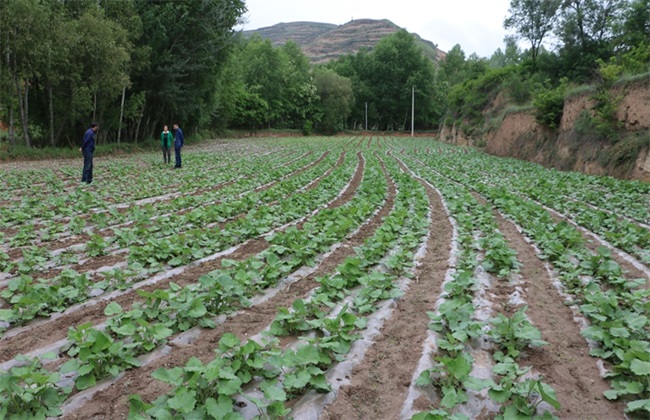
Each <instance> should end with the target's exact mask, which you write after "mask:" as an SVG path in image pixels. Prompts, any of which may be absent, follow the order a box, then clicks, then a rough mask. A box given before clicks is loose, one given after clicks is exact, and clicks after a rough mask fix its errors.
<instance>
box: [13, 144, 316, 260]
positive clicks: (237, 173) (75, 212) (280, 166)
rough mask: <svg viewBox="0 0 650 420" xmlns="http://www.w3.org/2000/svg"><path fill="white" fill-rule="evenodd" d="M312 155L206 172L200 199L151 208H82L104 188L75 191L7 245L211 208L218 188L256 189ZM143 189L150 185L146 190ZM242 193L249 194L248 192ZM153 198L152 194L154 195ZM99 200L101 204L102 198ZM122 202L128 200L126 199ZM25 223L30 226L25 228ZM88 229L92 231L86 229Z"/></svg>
mask: <svg viewBox="0 0 650 420" xmlns="http://www.w3.org/2000/svg"><path fill="white" fill-rule="evenodd" d="M308 154H309V153H305V154H304V155H302V156H301V157H299V158H298V159H293V160H291V161H288V162H278V161H277V159H270V158H269V157H268V156H262V157H255V158H254V159H248V162H246V161H243V162H241V163H239V164H238V165H237V166H234V167H232V168H226V169H225V170H224V168H217V169H215V170H214V171H212V172H204V173H203V174H202V177H201V178H200V179H199V180H194V179H192V180H191V182H188V184H189V185H191V186H192V189H191V190H190V191H188V192H195V191H197V190H199V188H200V187H201V185H204V186H205V187H207V188H208V191H206V192H204V193H203V194H198V195H197V194H193V195H189V196H187V195H183V196H180V197H174V198H171V197H170V198H171V199H166V200H165V201H164V202H157V203H156V206H152V205H148V206H147V204H151V203H150V202H144V201H143V202H137V201H136V202H133V201H132V200H131V201H130V202H131V203H132V204H131V205H129V204H126V205H125V204H117V205H115V204H110V203H108V202H106V201H105V200H103V201H101V202H100V203H99V204H98V205H97V206H94V205H91V204H88V205H83V201H82V203H81V204H80V203H79V200H77V199H76V197H75V195H76V194H78V193H79V192H83V193H84V194H85V195H87V196H89V197H95V196H97V195H98V194H100V192H101V191H103V188H104V187H102V188H101V189H100V190H99V191H95V190H93V191H92V192H91V191H83V190H75V191H72V192H70V193H69V194H58V195H55V196H54V197H50V198H47V200H49V201H55V202H57V204H56V206H55V207H56V208H55V210H53V211H52V214H50V215H48V217H46V218H45V219H42V220H41V223H39V219H36V218H34V217H31V218H29V219H28V220H22V221H21V223H23V224H22V226H20V227H18V228H17V230H16V233H15V234H14V235H12V236H11V237H10V238H5V241H6V242H7V244H8V245H9V246H11V247H12V248H15V247H19V246H26V245H37V244H44V243H47V242H50V241H53V240H61V239H65V238H66V237H68V236H69V235H70V234H73V235H78V234H81V233H84V232H88V231H89V230H90V229H91V228H92V227H93V225H94V226H95V227H96V229H97V228H99V229H101V228H105V227H107V226H114V225H119V224H122V223H124V222H128V221H131V220H142V219H143V218H148V217H152V216H155V215H161V214H165V213H173V212H176V211H179V210H184V209H186V208H188V207H190V206H197V205H201V204H203V203H205V204H208V203H211V202H213V201H215V200H217V199H219V197H221V192H220V191H210V189H211V188H214V186H215V185H219V184H223V183H225V182H228V181H231V180H233V179H239V178H244V179H243V180H241V179H240V180H239V181H240V182H238V185H237V186H238V187H239V188H254V186H258V185H261V184H263V183H265V182H270V181H273V180H276V179H278V178H280V177H281V176H283V175H285V174H286V173H289V172H290V171H295V170H296V169H298V168H300V167H301V166H302V165H305V164H307V162H308V161H310V160H313V158H311V157H309V156H308ZM246 179H250V181H248V182H246V181H245V180H246ZM176 182H177V183H178V187H175V188H174V191H178V190H179V189H180V187H181V186H183V184H181V182H182V181H181V180H176ZM136 185H137V186H138V189H140V190H144V191H148V190H149V187H150V185H148V184H147V183H146V181H145V180H139V181H138V182H137V183H136ZM143 185H146V188H144V187H143ZM131 188H133V187H131ZM186 188H187V187H186ZM199 191H200V190H199ZM241 191H245V189H242V190H240V192H241ZM150 194H152V193H151V192H150ZM168 195H169V194H168ZM149 196H151V195H149ZM118 197H119V196H118ZM163 197H164V196H163ZM97 199H98V200H101V198H99V197H98V198H97ZM121 199H122V200H124V198H121ZM149 201H150V200H149ZM39 205H41V206H42V205H43V204H42V202H39ZM126 206H128V207H127V211H126V212H120V211H119V210H120V208H121V207H126ZM16 212H19V210H18V209H14V213H13V214H14V215H15V214H18V213H16ZM25 216H26V215H25ZM25 222H30V223H27V224H25ZM40 224H44V225H45V226H44V227H41V228H40V229H38V228H39V227H40V226H39V225H40ZM89 224H90V225H89ZM87 225H88V227H86V226H87ZM37 229H38V230H37Z"/></svg>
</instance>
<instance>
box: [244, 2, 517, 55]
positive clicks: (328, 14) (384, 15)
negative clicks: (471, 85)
mask: <svg viewBox="0 0 650 420" xmlns="http://www.w3.org/2000/svg"><path fill="white" fill-rule="evenodd" d="M509 4H510V0H453V1H450V0H430V1H418V0H400V1H390V0H375V1H371V0H326V1H322V0H248V1H246V7H247V8H248V13H247V14H246V15H245V18H246V19H247V23H245V24H244V25H243V26H242V27H241V29H247V30H248V29H258V28H262V27H266V26H272V25H275V24H277V23H280V22H297V21H309V22H322V23H332V24H335V25H342V24H344V23H347V22H349V21H350V20H352V19H362V18H368V19H388V20H390V21H392V22H393V23H395V24H396V25H398V26H400V27H402V28H405V29H406V30H408V31H409V32H415V33H417V34H418V35H420V36H421V37H422V38H424V39H426V40H428V41H431V42H433V43H434V44H437V45H438V48H440V49H442V50H444V51H448V50H449V49H451V47H453V46H454V45H456V44H460V46H461V47H462V49H463V51H465V54H466V55H467V56H469V55H470V54H471V53H473V52H475V53H477V54H478V55H479V56H481V57H489V56H491V55H492V53H493V52H494V51H496V49H497V48H501V49H503V45H504V43H503V38H504V36H505V34H506V32H505V30H504V29H503V19H504V18H505V17H506V15H507V13H508V6H509Z"/></svg>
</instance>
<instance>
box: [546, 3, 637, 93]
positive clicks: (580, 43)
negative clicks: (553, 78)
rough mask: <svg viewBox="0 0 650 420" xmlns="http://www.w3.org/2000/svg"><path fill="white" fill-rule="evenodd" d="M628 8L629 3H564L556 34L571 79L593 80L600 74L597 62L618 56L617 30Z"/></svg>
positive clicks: (566, 71) (566, 72) (565, 67)
mask: <svg viewBox="0 0 650 420" xmlns="http://www.w3.org/2000/svg"><path fill="white" fill-rule="evenodd" d="M626 5H627V1H626V0H564V2H563V3H562V7H561V19H560V21H559V23H558V25H557V29H556V35H557V37H558V38H559V40H560V42H561V47H560V55H561V57H562V62H563V63H564V73H565V74H566V75H568V76H569V78H570V79H574V80H576V81H588V80H590V79H591V78H592V77H594V76H595V75H596V73H597V69H598V65H597V64H596V60H597V59H599V58H600V59H603V60H605V61H608V60H609V58H610V57H612V56H613V55H614V48H613V40H614V38H615V30H616V28H617V27H619V26H620V24H621V19H622V16H623V12H624V11H625V10H626V7H625V6H626Z"/></svg>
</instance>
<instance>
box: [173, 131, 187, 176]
mask: <svg viewBox="0 0 650 420" xmlns="http://www.w3.org/2000/svg"><path fill="white" fill-rule="evenodd" d="M174 130H176V133H175V134H174V152H176V166H174V169H176V168H180V167H181V148H182V147H183V143H185V137H183V130H181V128H180V127H179V126H178V124H174Z"/></svg>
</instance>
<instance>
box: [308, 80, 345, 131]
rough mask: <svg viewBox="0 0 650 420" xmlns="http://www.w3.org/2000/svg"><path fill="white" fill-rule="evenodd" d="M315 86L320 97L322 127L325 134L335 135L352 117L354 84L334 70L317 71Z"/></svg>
mask: <svg viewBox="0 0 650 420" xmlns="http://www.w3.org/2000/svg"><path fill="white" fill-rule="evenodd" d="M314 84H315V86H316V89H317V91H318V95H319V97H320V125H319V128H320V129H321V131H323V132H324V133H328V134H334V133H336V132H337V131H339V130H341V129H342V128H343V127H344V124H345V121H346V119H347V118H348V116H349V115H350V111H351V109H352V104H353V103H354V95H353V93H352V82H351V81H350V79H348V78H347V77H343V76H339V75H338V74H337V73H336V72H335V71H334V70H331V69H321V70H317V71H316V72H315V75H314Z"/></svg>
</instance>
